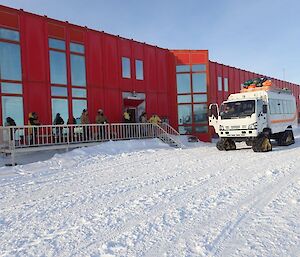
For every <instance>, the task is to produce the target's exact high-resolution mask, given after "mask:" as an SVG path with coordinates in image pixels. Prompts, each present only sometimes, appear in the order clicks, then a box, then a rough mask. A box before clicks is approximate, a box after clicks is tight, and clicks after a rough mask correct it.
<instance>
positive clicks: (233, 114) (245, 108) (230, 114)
mask: <svg viewBox="0 0 300 257" xmlns="http://www.w3.org/2000/svg"><path fill="white" fill-rule="evenodd" d="M220 109H221V110H220V116H221V119H235V118H244V117H247V116H251V115H252V114H253V113H254V112H255V100H247V101H237V102H228V103H223V104H222V105H221V108H220Z"/></svg>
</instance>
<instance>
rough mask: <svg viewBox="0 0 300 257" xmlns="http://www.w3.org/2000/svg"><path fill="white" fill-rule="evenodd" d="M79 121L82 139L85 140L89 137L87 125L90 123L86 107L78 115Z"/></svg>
mask: <svg viewBox="0 0 300 257" xmlns="http://www.w3.org/2000/svg"><path fill="white" fill-rule="evenodd" d="M80 122H81V124H82V125H83V140H84V141H86V140H88V139H89V135H90V133H89V128H88V127H87V125H88V124H90V119H89V114H88V111H87V110H86V109H83V110H82V114H81V116H80Z"/></svg>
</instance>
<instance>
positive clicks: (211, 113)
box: [208, 104, 219, 133]
mask: <svg viewBox="0 0 300 257" xmlns="http://www.w3.org/2000/svg"><path fill="white" fill-rule="evenodd" d="M208 121H209V125H210V126H213V127H214V128H215V131H216V133H218V131H219V106H218V104H210V105H209V109H208Z"/></svg>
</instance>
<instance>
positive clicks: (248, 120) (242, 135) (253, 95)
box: [208, 86, 298, 152]
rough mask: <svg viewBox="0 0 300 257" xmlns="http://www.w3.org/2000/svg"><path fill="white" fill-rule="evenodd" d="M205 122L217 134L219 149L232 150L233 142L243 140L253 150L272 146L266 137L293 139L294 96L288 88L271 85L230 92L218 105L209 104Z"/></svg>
mask: <svg viewBox="0 0 300 257" xmlns="http://www.w3.org/2000/svg"><path fill="white" fill-rule="evenodd" d="M208 116H209V125H210V126H213V127H214V129H215V132H216V133H217V134H218V135H219V141H218V142H217V145H216V146H217V148H218V149H219V150H221V151H222V150H226V151H227V150H235V149H236V144H235V143H236V142H246V144H247V145H248V146H252V149H253V151H254V152H267V151H271V150H272V145H271V142H270V139H275V140H276V141H277V143H278V145H285V146H286V145H290V144H293V143H294V142H295V139H294V135H293V128H295V127H296V126H297V120H298V119H297V109H296V101H295V97H294V96H293V95H292V93H291V91H290V90H287V89H276V88H272V87H269V86H268V87H264V86H263V87H255V88H249V89H242V90H241V92H240V93H236V94H231V95H230V96H229V97H228V100H227V101H225V102H223V103H222V104H221V106H220V109H219V107H218V105H217V104H211V105H210V106H209V111H208Z"/></svg>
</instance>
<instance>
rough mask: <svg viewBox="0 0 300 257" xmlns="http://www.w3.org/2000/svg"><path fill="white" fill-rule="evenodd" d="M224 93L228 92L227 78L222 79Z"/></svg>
mask: <svg viewBox="0 0 300 257" xmlns="http://www.w3.org/2000/svg"><path fill="white" fill-rule="evenodd" d="M224 91H225V92H228V78H224Z"/></svg>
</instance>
